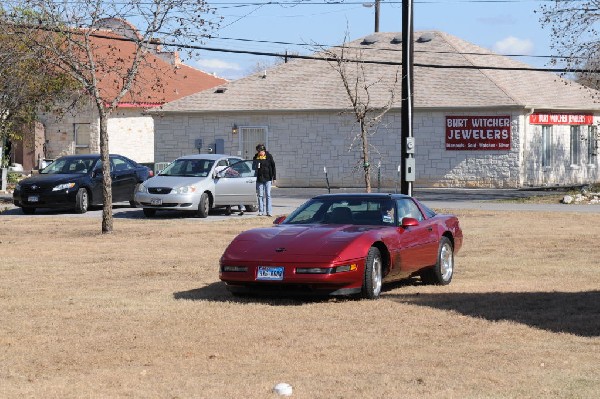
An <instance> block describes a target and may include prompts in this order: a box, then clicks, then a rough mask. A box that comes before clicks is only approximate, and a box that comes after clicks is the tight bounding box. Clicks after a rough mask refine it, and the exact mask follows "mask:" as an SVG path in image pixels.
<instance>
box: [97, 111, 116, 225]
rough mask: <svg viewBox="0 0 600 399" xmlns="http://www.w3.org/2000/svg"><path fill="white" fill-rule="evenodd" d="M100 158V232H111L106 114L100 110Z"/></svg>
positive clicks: (110, 186)
mask: <svg viewBox="0 0 600 399" xmlns="http://www.w3.org/2000/svg"><path fill="white" fill-rule="evenodd" d="M99 113H100V158H101V159H102V200H103V205H102V234H110V233H112V232H113V215H112V178H111V175H110V157H109V149H108V115H107V114H106V112H105V111H104V110H101V111H100V112H99Z"/></svg>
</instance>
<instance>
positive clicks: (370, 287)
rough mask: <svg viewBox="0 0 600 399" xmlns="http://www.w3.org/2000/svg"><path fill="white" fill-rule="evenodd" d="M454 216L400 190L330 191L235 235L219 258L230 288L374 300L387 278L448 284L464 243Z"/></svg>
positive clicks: (222, 273)
mask: <svg viewBox="0 0 600 399" xmlns="http://www.w3.org/2000/svg"><path fill="white" fill-rule="evenodd" d="M462 240H463V235H462V230H461V228H460V226H459V222H458V219H457V218H456V216H453V215H442V214H437V213H435V212H434V211H432V210H431V209H429V208H428V207H426V206H425V205H423V204H422V203H420V202H419V201H417V200H416V199H415V198H412V197H409V196H406V195H400V194H379V193H377V194H375V193H371V194H328V195H320V196H317V197H314V198H313V199H311V200H309V201H308V202H306V203H305V204H303V205H302V206H300V207H299V208H298V209H296V210H295V211H294V212H293V213H292V214H290V215H289V216H287V217H285V218H284V217H281V218H278V219H276V220H275V225H274V226H273V227H267V228H256V229H252V230H248V231H245V232H243V233H241V234H239V235H238V236H237V237H236V238H235V239H234V240H233V241H232V242H231V243H230V244H229V246H228V247H227V249H226V250H225V253H224V254H223V256H222V257H221V261H220V271H219V277H220V279H221V280H222V281H224V282H225V283H226V284H227V288H228V289H229V290H230V291H231V292H233V293H246V292H273V291H276V292H281V293H286V294H287V293H291V292H293V291H294V292H296V291H300V292H306V293H321V294H329V295H355V294H360V295H361V296H362V297H364V298H369V299H375V298H377V297H379V295H380V293H381V286H382V283H384V282H389V281H395V280H399V279H403V278H407V277H410V276H420V278H421V280H422V281H423V282H424V283H427V284H439V285H446V284H449V283H450V281H451V280H452V275H453V273H454V254H455V253H456V252H458V250H459V249H460V247H461V245H462Z"/></svg>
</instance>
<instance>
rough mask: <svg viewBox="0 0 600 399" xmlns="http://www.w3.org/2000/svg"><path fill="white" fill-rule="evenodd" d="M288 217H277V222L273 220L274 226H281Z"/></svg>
mask: <svg viewBox="0 0 600 399" xmlns="http://www.w3.org/2000/svg"><path fill="white" fill-rule="evenodd" d="M286 217H287V216H277V217H276V218H275V220H273V224H281V223H282V222H283V221H284V220H285V218H286Z"/></svg>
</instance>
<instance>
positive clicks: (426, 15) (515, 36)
mask: <svg viewBox="0 0 600 399" xmlns="http://www.w3.org/2000/svg"><path fill="white" fill-rule="evenodd" d="M331 1H336V3H334V4H332V3H331ZM413 1H414V2H413V13H414V22H413V25H414V31H424V30H438V31H443V32H446V33H449V34H452V35H454V36H457V37H459V38H460V39H463V40H466V41H468V42H471V43H473V44H475V45H478V46H481V47H484V48H486V49H489V50H492V51H494V52H497V53H499V54H513V55H516V54H518V55H524V56H527V57H515V59H518V60H519V61H521V62H524V63H526V64H529V65H531V66H533V67H546V66H548V62H549V58H545V57H548V56H550V55H552V52H551V49H550V43H551V37H550V29H548V28H546V29H544V28H543V27H542V24H541V23H540V21H539V17H540V14H539V13H535V12H534V11H535V10H539V8H540V7H541V5H542V4H547V3H546V1H544V0H413ZM208 2H209V4H210V5H211V6H212V7H214V8H216V14H217V15H218V16H221V17H223V20H222V22H221V24H220V27H219V29H217V30H215V31H214V32H213V36H214V38H210V39H207V40H206V41H205V42H204V43H203V44H202V45H203V46H206V47H211V48H219V49H229V50H250V51H258V52H269V53H285V52H286V51H288V52H290V53H299V54H305V55H308V54H312V53H313V52H314V51H315V49H316V47H315V46H314V45H315V44H317V45H320V46H325V47H328V46H334V45H339V44H342V43H343V42H344V38H345V36H346V33H348V38H349V40H350V41H352V40H356V39H358V38H361V37H364V36H367V35H369V34H371V33H373V32H374V26H375V23H374V21H375V17H374V15H375V13H374V7H366V6H365V5H370V6H372V5H373V1H371V2H369V1H368V0H366V1H365V2H361V1H355V0H344V1H338V0H303V1H302V0H300V1H298V0H296V1H293V0H273V1H272V2H271V4H268V3H269V1H268V0H256V1H255V2H254V3H252V2H250V1H249V0H212V1H211V0H208ZM273 3H276V4H273ZM401 6H402V1H401V0H389V1H387V0H381V7H380V22H379V31H380V32H401V31H402V8H401ZM274 42H283V43H286V44H278V43H274ZM275 60H276V59H274V58H273V57H262V56H257V55H245V54H230V53H224V52H213V51H201V53H200V58H199V59H197V60H195V61H192V60H190V61H187V62H188V63H190V64H191V65H192V66H195V67H197V68H199V69H201V70H203V71H206V72H209V73H214V74H216V75H217V76H220V77H223V78H226V79H229V80H235V79H238V78H241V77H243V76H247V75H248V74H250V73H252V72H256V71H258V70H260V69H262V68H264V67H265V66H269V65H272V63H273V62H274V61H275ZM399 61H400V60H399Z"/></svg>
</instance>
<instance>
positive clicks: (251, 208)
mask: <svg viewBox="0 0 600 399" xmlns="http://www.w3.org/2000/svg"><path fill="white" fill-rule="evenodd" d="M244 206H245V207H246V212H256V211H258V206H256V205H244Z"/></svg>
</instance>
